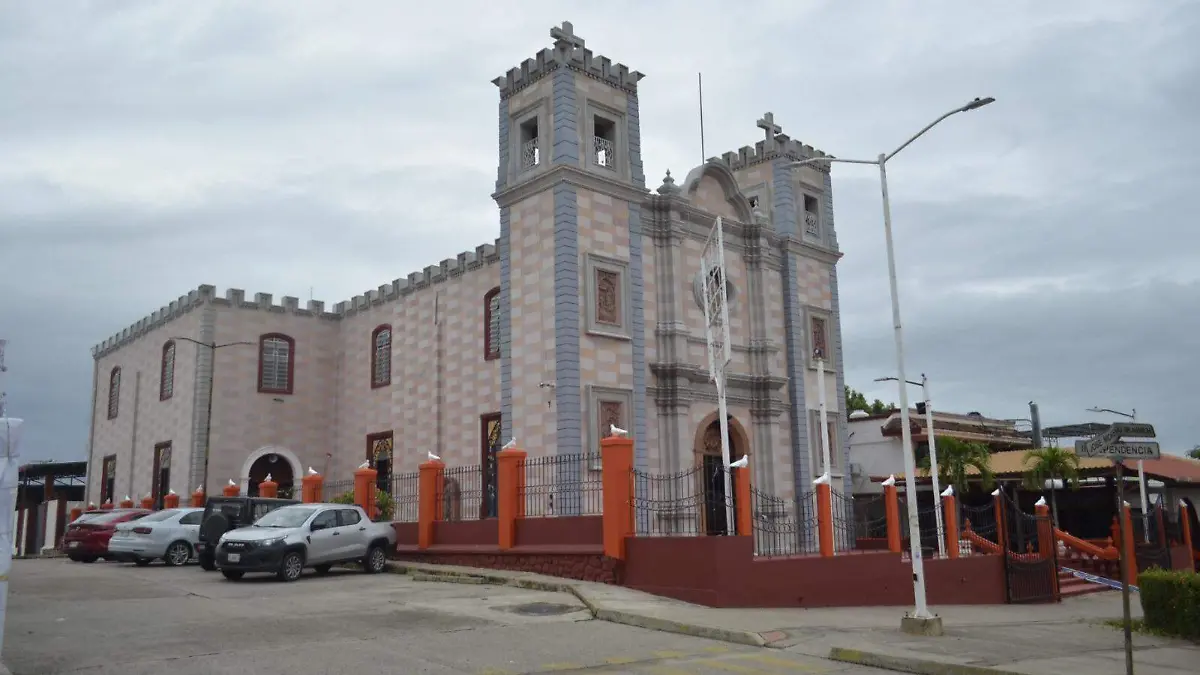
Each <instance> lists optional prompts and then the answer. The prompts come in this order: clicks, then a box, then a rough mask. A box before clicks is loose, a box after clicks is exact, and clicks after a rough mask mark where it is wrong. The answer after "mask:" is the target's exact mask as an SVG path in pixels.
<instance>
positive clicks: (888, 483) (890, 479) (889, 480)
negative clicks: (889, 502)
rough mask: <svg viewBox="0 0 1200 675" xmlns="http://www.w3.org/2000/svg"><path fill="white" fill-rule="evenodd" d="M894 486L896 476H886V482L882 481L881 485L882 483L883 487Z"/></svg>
mask: <svg viewBox="0 0 1200 675" xmlns="http://www.w3.org/2000/svg"><path fill="white" fill-rule="evenodd" d="M895 484H896V475H895V474H892V475H890V476H888V477H887V480H885V481H883V483H882V485H883V486H884V487H892V486H893V485H895Z"/></svg>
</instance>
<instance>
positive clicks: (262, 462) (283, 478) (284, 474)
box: [246, 452, 295, 497]
mask: <svg viewBox="0 0 1200 675" xmlns="http://www.w3.org/2000/svg"><path fill="white" fill-rule="evenodd" d="M267 476H270V477H271V480H272V481H274V482H275V483H278V484H279V496H280V497H291V496H292V495H293V493H294V486H293V482H294V480H295V474H294V473H293V472H292V463H291V462H289V461H288V459H287V458H286V457H284V456H283V455H280V454H279V453H275V452H269V453H266V454H263V455H262V456H260V457H259V458H258V459H256V460H254V463H253V464H251V465H250V472H249V485H247V486H246V494H247V495H249V496H251V497H255V496H257V495H258V485H259V483H262V482H263V481H265V480H266V479H267Z"/></svg>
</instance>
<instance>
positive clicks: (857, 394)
mask: <svg viewBox="0 0 1200 675" xmlns="http://www.w3.org/2000/svg"><path fill="white" fill-rule="evenodd" d="M895 407H896V406H895V405H893V404H891V403H884V402H883V401H880V400H879V399H875V400H874V401H872V402H870V403H867V397H866V395H865V394H863V393H862V392H861V391H858V390H856V389H852V388H851V387H846V414H847V415H848V414H850V413H851V412H854V411H855V410H862V411H864V412H868V413H870V414H872V415H882V414H883V413H885V412H887V411H889V410H891V409H893V408H895Z"/></svg>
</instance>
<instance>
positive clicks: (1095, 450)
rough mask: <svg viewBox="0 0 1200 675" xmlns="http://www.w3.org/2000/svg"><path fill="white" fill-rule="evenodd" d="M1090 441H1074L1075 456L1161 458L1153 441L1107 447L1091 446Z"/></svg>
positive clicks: (1113, 444)
mask: <svg viewBox="0 0 1200 675" xmlns="http://www.w3.org/2000/svg"><path fill="white" fill-rule="evenodd" d="M1091 443H1092V441H1075V454H1077V455H1079V456H1080V457H1100V458H1104V459H1158V458H1159V457H1161V456H1162V454H1161V452H1160V450H1159V447H1158V443H1155V442H1154V441H1137V442H1130V443H1125V442H1120V443H1109V444H1108V445H1099V446H1093V445H1091Z"/></svg>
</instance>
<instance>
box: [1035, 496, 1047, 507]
mask: <svg viewBox="0 0 1200 675" xmlns="http://www.w3.org/2000/svg"><path fill="white" fill-rule="evenodd" d="M1033 505H1034V506H1045V505H1046V498H1045V497H1038V500H1037V501H1036V502H1034V503H1033Z"/></svg>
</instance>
